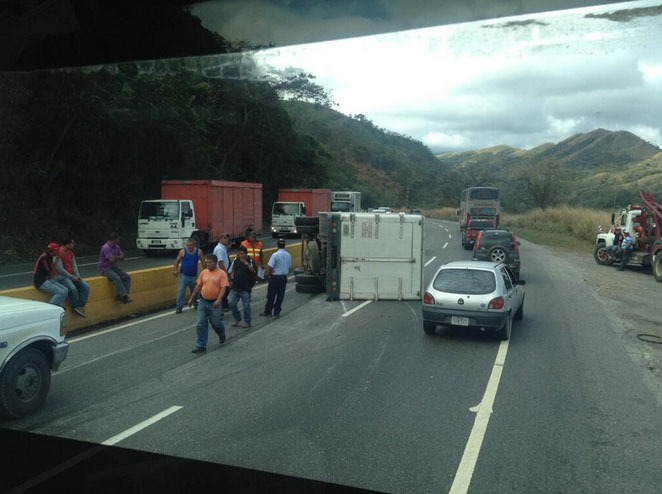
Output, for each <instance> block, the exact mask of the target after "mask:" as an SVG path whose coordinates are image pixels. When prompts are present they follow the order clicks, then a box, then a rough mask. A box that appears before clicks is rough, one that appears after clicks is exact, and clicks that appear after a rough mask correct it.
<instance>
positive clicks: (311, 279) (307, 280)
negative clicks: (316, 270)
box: [294, 274, 320, 285]
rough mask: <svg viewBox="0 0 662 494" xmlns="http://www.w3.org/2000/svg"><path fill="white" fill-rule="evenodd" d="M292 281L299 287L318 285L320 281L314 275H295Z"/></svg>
mask: <svg viewBox="0 0 662 494" xmlns="http://www.w3.org/2000/svg"><path fill="white" fill-rule="evenodd" d="M294 279H295V280H296V282H297V283H300V284H301V285H319V283H320V280H319V278H318V277H317V276H315V275H314V274H297V275H296V276H295V277H294Z"/></svg>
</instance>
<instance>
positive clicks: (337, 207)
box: [331, 201, 352, 213]
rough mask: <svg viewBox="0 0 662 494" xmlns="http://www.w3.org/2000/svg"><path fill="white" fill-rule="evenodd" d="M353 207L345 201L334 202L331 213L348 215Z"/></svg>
mask: <svg viewBox="0 0 662 494" xmlns="http://www.w3.org/2000/svg"><path fill="white" fill-rule="evenodd" d="M351 209H352V205H351V204H350V203H349V202H344V201H333V202H332V203H331V211H339V212H345V213H348V212H349V211H351Z"/></svg>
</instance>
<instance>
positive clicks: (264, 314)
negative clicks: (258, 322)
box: [260, 312, 271, 317]
mask: <svg viewBox="0 0 662 494" xmlns="http://www.w3.org/2000/svg"><path fill="white" fill-rule="evenodd" d="M260 315H261V316H262V317H271V314H267V313H266V312H260Z"/></svg>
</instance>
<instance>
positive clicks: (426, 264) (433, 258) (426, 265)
mask: <svg viewBox="0 0 662 494" xmlns="http://www.w3.org/2000/svg"><path fill="white" fill-rule="evenodd" d="M436 258H437V256H434V257H432V259H430V260H429V261H428V262H426V263H425V267H426V268H427V267H428V264H430V263H431V262H432V261H434V260H435V259H436Z"/></svg>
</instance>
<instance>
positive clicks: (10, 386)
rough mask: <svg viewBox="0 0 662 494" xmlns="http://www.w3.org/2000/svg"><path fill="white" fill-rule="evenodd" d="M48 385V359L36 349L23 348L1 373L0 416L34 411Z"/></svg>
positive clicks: (20, 414) (11, 415) (8, 416)
mask: <svg viewBox="0 0 662 494" xmlns="http://www.w3.org/2000/svg"><path fill="white" fill-rule="evenodd" d="M50 386H51V370H50V367H49V365H48V360H47V359H46V357H45V356H44V354H43V353H41V352H40V351H39V350H35V349H33V348H26V349H24V350H21V351H20V352H19V353H18V354H17V355H15V356H14V357H13V358H12V359H11V360H10V361H9V363H8V364H7V366H6V367H5V368H4V370H3V371H2V374H0V415H2V416H3V417H6V418H19V417H22V416H24V415H27V414H30V413H32V412H35V411H36V410H37V409H39V407H41V405H42V404H43V403H44V401H45V400H46V396H47V395H48V390H49V388H50Z"/></svg>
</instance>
